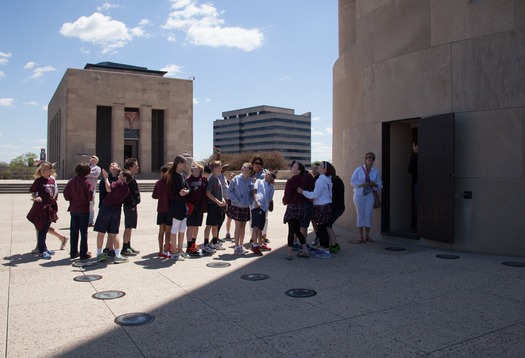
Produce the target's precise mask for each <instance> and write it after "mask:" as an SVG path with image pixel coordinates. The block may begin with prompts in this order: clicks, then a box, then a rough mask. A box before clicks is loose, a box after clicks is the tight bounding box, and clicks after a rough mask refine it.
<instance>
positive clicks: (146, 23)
mask: <svg viewBox="0 0 525 358" xmlns="http://www.w3.org/2000/svg"><path fill="white" fill-rule="evenodd" d="M146 25H149V20H148V19H142V20H140V21H139V26H146Z"/></svg>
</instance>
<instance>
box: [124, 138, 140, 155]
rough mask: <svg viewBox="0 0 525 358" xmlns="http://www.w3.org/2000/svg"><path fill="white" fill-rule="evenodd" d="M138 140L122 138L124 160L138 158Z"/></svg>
mask: <svg viewBox="0 0 525 358" xmlns="http://www.w3.org/2000/svg"><path fill="white" fill-rule="evenodd" d="M138 144H139V141H138V140H124V160H126V159H128V158H138V147H139V145H138Z"/></svg>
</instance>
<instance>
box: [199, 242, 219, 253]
mask: <svg viewBox="0 0 525 358" xmlns="http://www.w3.org/2000/svg"><path fill="white" fill-rule="evenodd" d="M202 252H204V253H207V254H214V253H215V252H216V250H215V249H214V248H213V247H212V246H211V245H210V244H208V245H204V246H203V247H202Z"/></svg>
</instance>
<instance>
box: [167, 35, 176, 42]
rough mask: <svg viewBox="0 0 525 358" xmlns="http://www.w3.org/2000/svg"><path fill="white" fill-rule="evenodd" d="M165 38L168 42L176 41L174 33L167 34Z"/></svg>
mask: <svg viewBox="0 0 525 358" xmlns="http://www.w3.org/2000/svg"><path fill="white" fill-rule="evenodd" d="M166 40H168V42H175V41H177V37H176V36H175V35H174V34H169V35H168V36H166Z"/></svg>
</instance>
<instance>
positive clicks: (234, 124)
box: [213, 106, 312, 165]
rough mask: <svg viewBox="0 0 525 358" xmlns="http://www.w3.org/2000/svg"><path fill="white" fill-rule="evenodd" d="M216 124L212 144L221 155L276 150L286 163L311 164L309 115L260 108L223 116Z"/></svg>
mask: <svg viewBox="0 0 525 358" xmlns="http://www.w3.org/2000/svg"><path fill="white" fill-rule="evenodd" d="M222 117H223V119H218V120H216V121H214V122H213V145H214V146H215V147H217V148H219V149H220V151H221V153H242V152H265V151H277V152H280V153H281V154H282V156H283V157H284V159H285V161H287V162H290V161H292V160H296V161H299V162H302V163H304V164H305V165H306V164H309V163H310V161H311V130H312V129H311V127H312V125H311V124H312V115H311V113H310V112H307V113H304V114H300V115H296V114H295V111H294V110H293V109H288V108H281V107H273V106H257V107H250V108H242V109H237V110H232V111H227V112H223V113H222Z"/></svg>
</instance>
